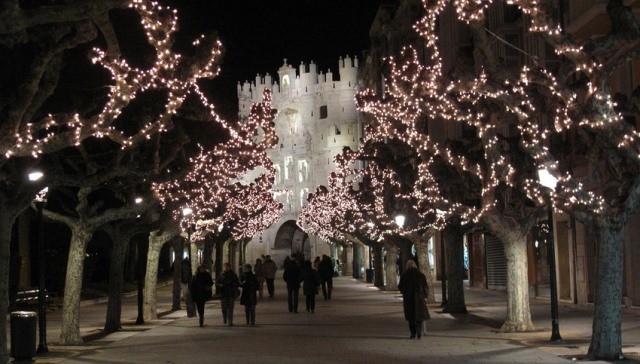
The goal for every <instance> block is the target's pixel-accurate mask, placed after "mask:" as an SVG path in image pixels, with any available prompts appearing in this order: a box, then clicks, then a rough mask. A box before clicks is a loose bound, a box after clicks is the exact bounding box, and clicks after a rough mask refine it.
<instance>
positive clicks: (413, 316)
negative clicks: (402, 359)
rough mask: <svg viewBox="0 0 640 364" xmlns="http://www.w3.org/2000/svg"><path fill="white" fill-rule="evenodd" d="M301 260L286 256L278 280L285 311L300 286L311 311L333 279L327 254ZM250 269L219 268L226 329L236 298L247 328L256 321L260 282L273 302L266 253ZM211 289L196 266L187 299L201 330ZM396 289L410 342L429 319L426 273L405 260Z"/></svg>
mask: <svg viewBox="0 0 640 364" xmlns="http://www.w3.org/2000/svg"><path fill="white" fill-rule="evenodd" d="M300 260H301V259H297V258H295V257H294V258H293V259H292V257H289V256H287V257H286V258H285V260H284V264H283V265H284V272H283V274H282V278H283V279H284V281H285V282H286V286H287V303H288V307H289V312H291V313H298V297H299V294H300V286H301V285H302V292H303V294H304V296H305V306H306V310H307V312H310V313H314V312H315V309H316V295H318V294H319V291H320V287H322V294H323V297H324V299H325V300H330V299H331V293H332V291H333V275H334V270H333V266H334V265H333V261H332V260H331V258H330V257H328V256H327V255H323V256H322V258H320V257H316V259H315V260H314V262H313V263H312V262H311V261H310V260H303V261H302V265H301V264H300V262H299V261H300ZM253 268H254V267H252V266H251V264H244V265H243V266H242V273H241V275H240V277H238V275H237V274H236V273H235V272H234V271H233V270H232V269H231V265H230V264H229V263H228V262H225V263H224V264H223V270H222V272H221V273H220V275H219V276H218V278H217V279H216V282H215V286H216V289H217V293H218V295H219V296H220V307H221V309H222V320H223V323H224V324H225V325H229V326H233V310H234V305H235V300H236V299H237V298H238V297H240V304H241V305H243V306H244V308H245V317H246V322H247V325H251V326H253V325H255V323H256V305H257V304H258V298H262V297H263V286H264V283H265V282H266V283H267V292H268V294H269V297H270V298H273V296H274V279H275V275H276V271H277V269H278V268H277V266H276V264H275V262H274V261H273V260H271V257H270V256H268V255H267V256H266V257H265V260H264V261H263V260H262V259H261V258H258V259H257V260H256V263H255V271H254V270H253ZM189 273H190V271H189ZM183 281H184V280H183ZM213 285H214V282H213V279H212V278H211V274H210V273H209V271H208V270H206V269H205V268H204V267H203V266H199V267H198V270H197V272H196V274H195V276H194V277H193V279H192V280H191V282H190V284H189V287H188V290H189V293H190V296H191V297H190V298H191V299H192V300H193V302H194V303H195V306H196V310H197V312H198V316H199V323H200V326H204V305H205V302H206V301H208V300H210V299H211V298H212V296H213V292H212V287H213ZM398 289H399V290H400V292H401V293H402V299H403V311H404V317H405V320H407V321H408V323H409V331H410V333H411V334H410V338H411V339H414V338H418V339H420V337H421V336H422V333H423V322H424V321H425V320H427V319H429V318H430V317H429V311H428V309H427V304H426V299H427V297H428V295H429V287H428V285H427V279H426V277H425V275H424V274H423V273H421V272H420V271H419V270H418V267H417V265H416V263H415V261H414V260H411V259H410V260H408V261H407V264H406V269H405V271H404V272H403V273H402V275H401V277H400V282H399V284H398Z"/></svg>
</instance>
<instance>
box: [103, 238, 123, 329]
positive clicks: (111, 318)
mask: <svg viewBox="0 0 640 364" xmlns="http://www.w3.org/2000/svg"><path fill="white" fill-rule="evenodd" d="M112 239H113V241H112V243H113V248H112V249H111V263H110V264H109V293H108V297H109V301H108V303H107V317H106V320H105V323H104V331H105V332H116V331H119V330H122V321H121V319H122V287H123V282H124V262H125V257H126V255H127V249H128V248H129V236H128V235H127V236H123V235H122V234H118V233H116V234H115V235H113V236H112Z"/></svg>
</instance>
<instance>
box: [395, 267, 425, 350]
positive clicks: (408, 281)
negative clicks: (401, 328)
mask: <svg viewBox="0 0 640 364" xmlns="http://www.w3.org/2000/svg"><path fill="white" fill-rule="evenodd" d="M398 290H400V292H402V302H403V306H404V318H405V320H407V321H408V322H409V331H411V336H409V338H410V339H414V338H415V337H416V335H417V336H418V339H420V337H421V336H422V321H424V320H428V319H429V318H430V316H429V311H428V309H427V303H426V298H427V296H428V295H429V286H428V285H427V278H426V277H425V276H424V274H422V273H421V272H420V271H419V270H418V266H417V265H416V262H414V261H413V260H411V259H410V260H409V261H407V265H406V269H405V271H404V273H402V276H401V277H400V283H399V284H398Z"/></svg>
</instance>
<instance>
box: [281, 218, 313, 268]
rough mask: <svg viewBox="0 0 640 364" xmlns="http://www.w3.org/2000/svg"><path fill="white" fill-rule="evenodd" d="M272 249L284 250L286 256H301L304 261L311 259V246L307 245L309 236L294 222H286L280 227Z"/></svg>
mask: <svg viewBox="0 0 640 364" xmlns="http://www.w3.org/2000/svg"><path fill="white" fill-rule="evenodd" d="M274 248H275V249H277V250H286V251H288V253H287V254H290V255H291V254H295V253H299V254H303V255H304V257H305V259H310V257H311V246H310V245H309V235H307V233H305V232H304V231H302V229H300V228H299V227H298V225H296V221H295V220H289V221H286V222H285V223H284V224H282V225H281V226H280V228H279V229H278V232H277V233H276V241H275V243H274Z"/></svg>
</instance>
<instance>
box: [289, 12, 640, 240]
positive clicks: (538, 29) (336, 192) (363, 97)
mask: <svg viewBox="0 0 640 364" xmlns="http://www.w3.org/2000/svg"><path fill="white" fill-rule="evenodd" d="M492 3H493V1H429V2H426V1H423V6H424V8H425V15H424V17H423V18H422V19H421V20H420V21H419V22H418V23H417V24H416V25H415V29H416V31H417V32H418V34H419V35H420V37H421V38H422V39H423V40H424V43H423V51H424V52H425V54H427V55H428V57H429V60H428V61H427V62H426V64H425V63H423V62H422V61H421V58H420V57H419V55H418V53H417V52H416V50H415V49H413V48H411V47H407V48H405V49H404V50H403V52H402V54H401V55H400V56H399V59H400V61H399V62H398V61H396V59H395V58H393V57H391V58H388V59H387V60H386V62H387V63H388V66H389V70H390V72H389V74H388V79H387V80H386V82H385V88H384V92H383V94H382V95H378V94H376V93H375V92H374V91H372V90H365V91H362V92H360V93H359V94H358V95H357V97H356V98H357V103H358V109H359V111H362V112H364V113H366V114H369V115H371V116H372V117H373V118H374V122H372V123H370V125H368V127H367V128H366V130H365V135H364V137H363V139H362V144H363V145H366V144H367V143H386V142H388V141H389V139H395V140H396V142H399V143H401V144H402V145H404V146H406V147H407V148H410V149H411V150H412V151H414V152H415V154H416V155H417V156H419V158H418V160H419V162H418V165H417V168H418V171H419V173H418V178H417V180H416V182H415V185H414V186H413V189H412V192H411V193H410V194H401V193H399V192H397V191H399V190H400V186H399V182H398V178H397V176H395V175H394V172H393V171H390V170H388V169H384V168H382V166H376V165H375V163H370V164H368V165H367V166H365V167H364V168H362V169H359V170H356V169H355V168H354V167H353V165H354V163H355V161H356V160H358V159H361V160H368V161H369V160H371V159H372V158H371V157H375V156H371V155H369V156H367V155H366V153H365V152H364V151H363V148H361V149H360V150H359V151H357V152H353V151H345V152H344V153H343V155H341V156H338V157H337V158H336V163H337V170H336V172H335V173H333V174H332V175H331V176H330V177H329V179H328V187H327V188H325V187H320V188H318V189H317V190H316V192H315V193H313V194H311V195H310V196H309V199H308V204H307V206H306V207H305V208H304V209H303V212H302V214H301V216H300V218H299V225H300V226H301V227H303V229H304V230H305V231H307V232H310V233H313V234H316V235H318V236H320V237H321V238H323V239H324V240H327V241H330V240H345V239H346V237H347V235H348V234H350V233H351V232H354V231H362V232H364V233H366V234H367V235H369V236H370V237H372V238H373V240H379V239H382V237H383V236H384V235H385V234H409V233H413V232H415V231H416V230H417V229H418V228H419V226H414V227H405V228H399V227H398V226H396V225H394V223H393V221H392V218H391V216H390V213H389V212H388V211H386V210H385V206H384V203H383V202H384V199H383V196H385V193H388V192H389V191H385V188H393V189H395V190H396V192H395V197H396V199H398V200H405V201H411V202H412V204H410V206H411V208H413V209H414V210H415V211H414V213H416V214H417V216H419V217H420V218H422V219H423V220H428V221H430V222H431V224H432V227H435V228H438V229H441V228H443V227H444V223H445V221H446V219H447V218H448V217H449V216H452V215H456V216H460V217H461V220H462V222H463V223H468V222H477V221H479V219H480V218H482V216H483V214H485V213H486V212H487V211H489V210H491V209H493V208H494V207H495V203H496V201H495V200H494V196H495V192H496V188H497V187H498V186H499V185H500V184H501V183H504V184H506V185H507V186H510V187H514V184H513V182H514V181H513V178H514V177H513V176H514V174H515V171H516V167H515V166H513V165H511V162H510V161H509V159H508V157H507V156H505V155H504V153H502V154H501V153H500V148H499V139H498V132H497V130H496V123H495V122H494V120H492V116H491V115H488V114H486V113H484V112H483V111H482V110H484V109H483V108H480V107H478V106H479V105H481V104H483V103H487V102H489V103H492V104H497V105H500V106H501V107H502V111H503V112H505V113H507V114H510V115H512V116H513V117H514V120H515V121H516V122H517V126H518V130H519V131H520V133H521V144H522V147H523V148H524V149H525V150H527V151H528V152H529V154H530V155H532V156H533V158H534V162H535V164H536V165H537V166H538V168H540V169H542V168H544V169H547V170H548V171H549V172H550V173H551V174H552V175H554V176H555V177H557V178H558V188H556V190H555V191H549V189H548V188H545V187H543V186H541V185H540V182H539V181H538V180H537V179H527V180H526V181H525V185H524V190H525V192H527V194H528V196H529V197H530V198H532V199H533V200H535V201H537V202H538V203H539V204H544V203H545V200H546V199H547V198H549V196H551V199H552V201H553V203H554V204H560V206H564V207H568V206H574V207H575V206H576V205H580V206H582V207H583V208H584V209H589V210H592V211H594V212H595V213H597V214H602V213H604V211H605V201H604V198H603V197H602V196H599V195H597V194H596V193H594V192H593V191H588V190H586V188H585V187H584V186H583V185H582V184H581V183H580V182H578V181H576V179H574V178H573V177H572V176H571V175H570V174H569V173H566V172H565V174H564V175H563V174H561V173H560V170H559V166H560V162H559V161H558V160H557V159H556V158H555V157H554V156H553V155H552V154H551V153H550V152H549V149H548V140H549V138H550V136H551V135H552V134H553V133H561V132H564V131H567V130H569V129H570V128H573V127H582V128H587V129H588V130H590V131H592V132H594V133H600V134H608V135H611V136H612V137H613V142H612V143H613V144H614V145H617V147H618V148H619V149H622V153H624V154H626V155H627V157H628V158H629V159H632V160H638V158H639V157H640V146H639V145H638V132H637V131H636V130H635V129H634V128H633V127H632V126H630V125H629V124H628V123H626V122H624V121H623V119H622V116H621V115H620V114H619V113H617V112H616V111H615V110H614V108H615V106H616V105H615V103H614V102H613V101H612V99H611V96H610V94H609V90H608V88H607V87H606V86H605V85H606V82H607V78H608V73H607V70H603V69H602V67H601V65H599V64H597V63H596V62H594V61H593V60H591V59H590V58H589V56H588V55H587V53H586V52H584V51H583V49H582V48H581V47H579V46H576V45H574V44H573V43H572V42H571V40H570V39H569V38H568V37H566V36H565V35H564V34H563V33H562V32H561V30H560V28H559V26H557V25H553V26H552V25H548V24H547V23H546V21H547V19H551V17H549V16H548V15H547V14H545V13H544V11H543V10H542V7H541V6H540V4H539V2H538V1H512V2H511V3H513V4H515V5H517V6H519V7H520V9H521V10H522V11H523V13H524V14H526V15H527V19H529V22H530V26H529V32H531V33H538V34H541V35H542V36H543V37H544V38H545V40H546V41H547V42H548V43H550V44H551V45H552V46H553V47H554V48H555V49H556V53H557V54H558V55H560V56H563V57H565V58H566V59H568V60H570V61H571V62H572V64H573V65H574V68H575V69H574V71H575V72H576V73H578V72H579V73H582V74H584V75H586V76H587V77H588V79H589V82H587V83H586V84H585V86H584V89H583V90H579V91H577V90H575V89H574V88H573V87H575V86H572V87H569V86H567V85H565V84H563V83H562V82H559V81H558V80H557V79H556V78H555V77H554V76H553V75H552V74H551V73H550V72H549V71H547V70H545V69H543V68H542V67H539V66H537V67H534V68H532V67H527V66H524V67H522V69H521V70H520V75H519V77H518V78H515V79H505V80H503V81H502V82H501V83H498V82H496V80H495V79H491V78H490V77H489V76H488V74H487V73H486V72H485V71H481V72H480V73H479V74H478V76H477V77H475V78H472V79H460V80H449V81H447V78H446V77H445V76H444V75H443V74H442V69H443V65H442V60H441V57H440V51H439V40H438V35H437V30H436V24H437V22H438V20H439V19H440V18H441V16H442V15H443V12H444V11H445V8H446V7H447V6H453V7H455V11H456V15H457V17H458V19H459V20H460V21H462V22H465V23H467V24H470V25H478V24H482V26H484V25H483V24H484V22H485V12H486V9H487V8H488V7H489V6H490V5H491V4H492ZM534 61H535V60H534ZM540 89H542V90H543V91H540ZM541 95H544V96H545V97H546V99H544V101H543V103H546V104H547V105H552V106H553V108H552V109H551V110H552V112H551V114H550V116H548V119H549V120H551V121H552V122H550V123H549V126H551V127H548V126H547V125H546V124H544V123H542V122H541V121H542V120H541V114H542V112H541V111H538V108H537V107H536V105H538V103H537V101H539V100H538V99H536V97H538V98H540V97H541ZM585 105H589V107H588V108H587V107H585ZM587 109H588V110H590V111H587ZM595 110H598V111H595ZM544 115H547V113H546V110H545V111H544ZM425 117H426V118H428V119H431V120H445V121H448V122H458V123H466V124H468V125H470V126H473V127H474V128H475V130H476V131H477V133H478V136H479V138H480V140H481V141H482V145H483V148H484V160H483V163H482V164H480V163H476V164H473V163H472V162H470V161H469V160H468V159H467V158H466V157H465V156H464V155H454V154H453V153H452V152H451V151H450V150H448V149H446V148H444V147H442V146H439V145H438V144H437V143H434V142H432V141H431V140H430V138H429V136H428V135H425V134H424V132H422V131H421V129H420V128H419V122H420V121H421V120H424V118H425ZM436 157H438V158H441V159H442V160H445V161H446V162H447V163H448V164H449V165H450V166H451V167H452V168H455V169H457V170H459V171H462V172H464V173H467V174H469V175H470V176H472V178H477V179H478V180H480V181H482V186H483V187H482V191H481V193H482V196H481V201H482V205H481V206H480V207H479V208H478V207H474V206H466V205H463V204H461V203H456V202H453V201H449V200H447V199H446V198H444V197H443V194H442V191H441V190H440V183H441V181H437V180H436V178H434V176H433V175H432V174H431V172H430V168H431V167H432V165H433V163H434V160H435V159H436ZM373 159H374V160H375V158H373ZM365 179H366V180H369V181H371V186H370V187H371V188H372V189H373V195H374V201H375V203H373V204H370V203H366V202H365V201H366V199H363V198H362V196H358V193H357V191H355V189H354V188H353V186H354V181H363V180H365ZM550 192H551V194H550ZM358 197H360V199H358ZM346 216H348V217H349V219H346V218H345V217H346ZM422 228H424V226H422Z"/></svg>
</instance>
